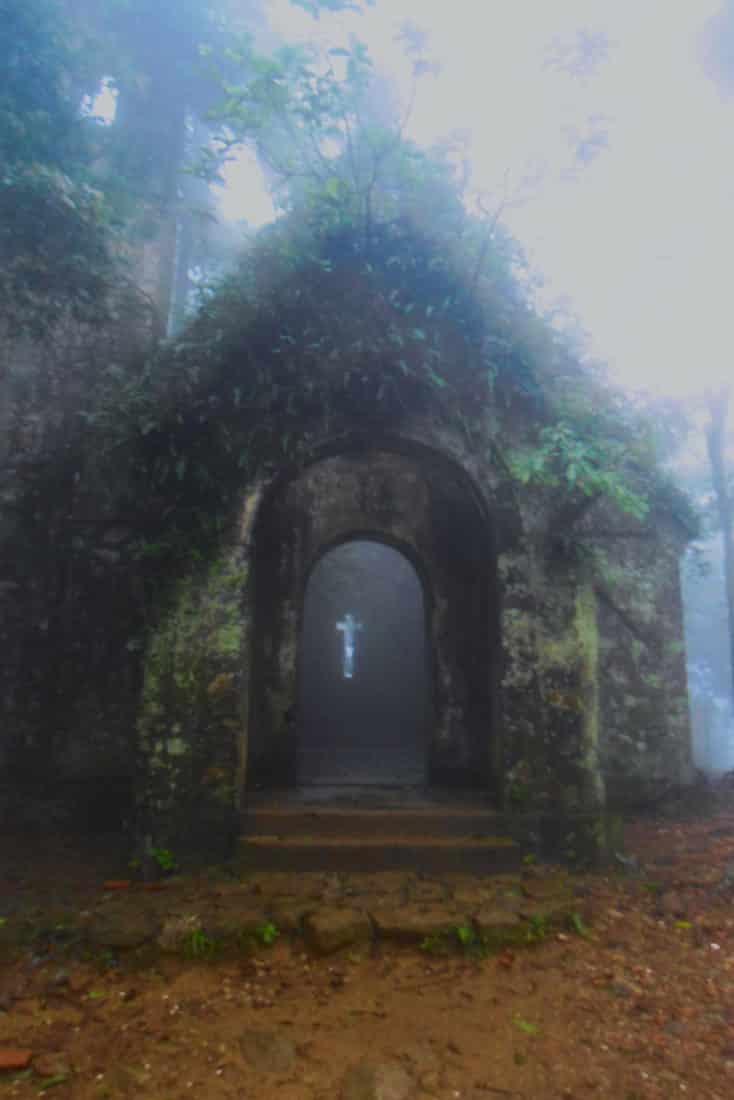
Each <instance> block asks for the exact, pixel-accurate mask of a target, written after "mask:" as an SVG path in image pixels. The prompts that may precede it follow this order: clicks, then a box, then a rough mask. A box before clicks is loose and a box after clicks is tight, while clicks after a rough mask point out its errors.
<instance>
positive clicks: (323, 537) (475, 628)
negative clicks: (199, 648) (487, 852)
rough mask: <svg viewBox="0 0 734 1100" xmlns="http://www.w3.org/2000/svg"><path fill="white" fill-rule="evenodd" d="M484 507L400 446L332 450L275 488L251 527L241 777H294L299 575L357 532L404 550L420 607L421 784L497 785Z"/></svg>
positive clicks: (420, 453) (302, 590) (265, 781)
mask: <svg viewBox="0 0 734 1100" xmlns="http://www.w3.org/2000/svg"><path fill="white" fill-rule="evenodd" d="M492 534H493V533H492V529H491V525H490V524H489V523H488V520H487V517H486V515H485V513H484V509H483V504H482V501H481V499H480V497H479V495H478V493H477V491H476V489H475V487H474V485H473V483H472V482H471V480H470V478H469V477H468V476H467V475H466V474H465V472H464V471H463V470H462V469H461V468H460V467H459V466H457V465H456V464H455V463H454V462H453V461H452V460H450V459H448V458H446V457H445V456H444V455H442V454H440V453H439V452H437V451H434V450H432V449H430V448H427V447H421V446H419V445H416V444H413V443H409V442H407V441H402V440H398V441H388V442H381V443H380V444H379V445H374V446H369V445H366V444H363V443H361V444H357V443H355V444H353V445H352V446H351V447H350V446H348V445H347V444H342V446H341V447H340V448H339V451H338V453H332V454H325V455H324V456H323V457H320V458H317V459H314V461H312V462H311V463H310V464H309V465H307V466H305V468H303V469H301V470H300V471H298V472H296V473H294V474H292V475H291V476H290V477H284V478H283V479H282V480H280V481H279V482H277V483H276V484H274V485H273V486H272V487H271V489H270V491H269V492H268V494H267V495H266V497H265V499H264V500H263V502H262V503H261V505H260V509H259V512H258V518H257V522H256V525H255V530H254V545H253V553H252V563H253V592H254V623H253V635H252V637H253V652H252V679H251V685H252V690H251V696H250V699H251V704H250V715H249V723H248V725H249V735H248V764H247V774H248V782H250V783H252V784H254V785H256V786H258V787H263V786H281V785H284V784H285V785H288V784H293V783H297V782H298V761H299V751H300V738H301V716H300V715H299V707H298V682H299V653H300V650H299V641H300V638H301V633H302V629H303V622H304V607H305V599H306V590H307V584H308V578H309V576H310V575H311V571H312V569H313V568H314V567H315V565H316V563H317V562H318V561H319V559H320V558H322V556H323V555H324V554H325V553H326V552H327V551H329V550H330V549H332V548H333V547H335V546H337V545H339V544H341V543H345V542H347V541H349V540H355V539H360V538H365V539H370V540H377V541H379V542H381V543H384V544H387V545H388V546H393V547H394V548H396V549H397V550H399V551H401V552H402V553H403V554H405V555H406V556H407V557H408V559H409V560H410V562H411V563H412V565H413V566H414V567H415V569H416V571H417V573H418V575H419V577H420V579H421V582H422V587H423V595H424V599H425V606H426V624H427V625H426V640H427V661H428V666H429V669H430V677H431V694H432V699H431V704H432V705H431V708H430V712H431V713H430V721H429V728H428V730H427V735H426V752H425V755H426V770H427V777H428V780H429V781H430V782H431V783H433V784H439V785H460V786H467V787H469V786H482V787H485V788H487V787H489V788H490V789H494V788H495V787H496V786H498V785H499V776H498V774H497V771H498V767H497V763H496V761H497V760H498V759H499V755H500V753H499V745H498V729H497V717H496V716H497V709H498V707H497V698H498V681H499V664H500V658H499V648H500V647H499V625H498V623H499V607H498V603H499V601H498V592H497V569H496V551H495V547H494V542H493V537H492Z"/></svg>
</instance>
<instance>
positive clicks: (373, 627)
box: [297, 539, 431, 786]
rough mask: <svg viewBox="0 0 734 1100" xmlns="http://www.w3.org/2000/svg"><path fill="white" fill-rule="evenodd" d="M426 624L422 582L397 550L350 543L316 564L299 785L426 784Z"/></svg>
mask: <svg viewBox="0 0 734 1100" xmlns="http://www.w3.org/2000/svg"><path fill="white" fill-rule="evenodd" d="M426 627H427V623H426V607H425V600H424V597H423V586H422V584H421V580H420V578H419V576H418V573H417V571H416V570H415V568H414V567H413V565H412V564H411V563H410V561H409V560H408V558H407V557H406V556H405V555H404V554H402V553H400V551H398V550H396V549H395V548H393V547H391V546H388V545H386V544H385V543H382V542H375V541H373V540H367V539H356V540H350V541H348V542H344V543H341V544H340V545H338V546H336V547H333V548H332V549H330V550H327V551H326V552H325V553H324V554H323V555H322V557H321V558H319V560H318V561H317V562H316V563H315V565H314V567H313V568H312V570H311V572H310V574H309V578H308V582H307V585H306V592H305V597H304V606H303V618H302V628H301V636H300V646H299V660H298V665H299V691H298V709H297V715H298V717H297V738H298V765H297V779H298V782H299V784H300V785H304V784H316V785H321V786H324V785H327V786H333V785H340V784H351V785H366V786H369V785H375V784H377V785H382V786H422V785H424V784H425V781H426V773H427V751H426V747H427V726H428V720H429V714H430V696H431V677H430V674H429V668H428V647H427V644H426V641H427V639H426V632H427V631H426Z"/></svg>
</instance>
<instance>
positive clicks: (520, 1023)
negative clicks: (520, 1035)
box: [515, 1016, 540, 1035]
mask: <svg viewBox="0 0 734 1100" xmlns="http://www.w3.org/2000/svg"><path fill="white" fill-rule="evenodd" d="M515 1026H516V1027H519V1028H520V1031H522V1032H524V1034H525V1035H537V1034H538V1033H539V1031H540V1028H539V1027H537V1025H536V1024H531V1023H528V1021H527V1020H523V1018H522V1016H516V1017H515Z"/></svg>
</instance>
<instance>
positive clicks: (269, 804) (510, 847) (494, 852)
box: [237, 790, 524, 874]
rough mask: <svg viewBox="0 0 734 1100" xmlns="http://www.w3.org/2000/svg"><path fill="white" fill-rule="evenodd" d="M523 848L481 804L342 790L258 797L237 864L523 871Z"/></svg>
mask: <svg viewBox="0 0 734 1100" xmlns="http://www.w3.org/2000/svg"><path fill="white" fill-rule="evenodd" d="M523 854H524V850H523V848H522V847H521V846H520V845H519V844H518V843H517V842H516V841H515V840H514V839H513V838H512V837H511V836H510V835H509V834H508V832H507V829H506V821H505V820H503V815H501V814H498V813H497V812H496V811H495V810H493V809H492V808H491V807H489V806H488V805H487V804H486V803H484V802H482V801H480V800H478V799H477V800H470V799H463V798H462V799H458V798H456V797H455V796H452V797H445V798H440V797H438V796H436V795H435V794H431V796H430V797H429V796H423V795H421V794H420V792H414V791H406V792H399V791H396V792H388V793H387V794H382V795H380V793H379V792H375V791H374V790H372V791H367V792H364V791H357V792H351V793H350V794H345V792H344V791H343V790H342V791H339V792H337V793H334V792H333V791H332V792H328V791H327V792H320V797H319V792H314V791H309V792H306V793H301V794H299V793H298V792H288V793H286V794H283V795H280V796H278V795H274V794H273V795H269V796H267V797H262V796H260V797H256V798H254V799H252V800H251V801H250V804H249V805H248V808H247V810H246V811H245V813H244V815H243V822H242V835H241V838H240V842H239V850H238V856H237V862H238V863H239V864H240V865H241V866H242V867H243V868H246V869H250V870H258V871H263V870H272V871H396V870H415V871H422V872H426V873H431V872H445V871H457V872H466V873H471V874H496V873H500V872H507V871H514V870H518V869H519V868H520V867H521V866H522V861H523Z"/></svg>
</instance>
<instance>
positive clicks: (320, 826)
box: [242, 806, 507, 839]
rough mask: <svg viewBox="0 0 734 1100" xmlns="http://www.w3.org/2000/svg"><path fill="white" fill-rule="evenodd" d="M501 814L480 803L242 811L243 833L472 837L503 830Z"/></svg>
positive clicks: (296, 807)
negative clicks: (460, 805) (485, 807)
mask: <svg viewBox="0 0 734 1100" xmlns="http://www.w3.org/2000/svg"><path fill="white" fill-rule="evenodd" d="M506 831H507V830H506V823H505V821H504V820H503V816H502V815H500V814H498V813H496V812H495V811H493V810H490V809H484V808H482V807H466V808H464V807H459V808H456V807H430V806H426V807H417V808H392V807H390V808H380V809H362V808H356V809H350V808H345V807H333V806H328V807H308V806H253V807H251V808H249V809H248V810H247V811H246V812H245V814H244V815H243V820H242V832H243V835H245V836H278V837H283V838H289V837H290V838H296V837H299V836H305V835H308V836H314V835H318V836H323V837H343V836H344V834H345V833H347V834H350V835H353V836H355V837H360V838H365V839H367V838H371V837H382V838H386V837H394V836H400V837H417V838H420V837H426V838H432V839H435V838H443V837H456V838H459V837H467V838H469V837H471V838H477V839H482V838H485V837H493V836H497V835H498V834H499V835H504V834H505V833H506Z"/></svg>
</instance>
